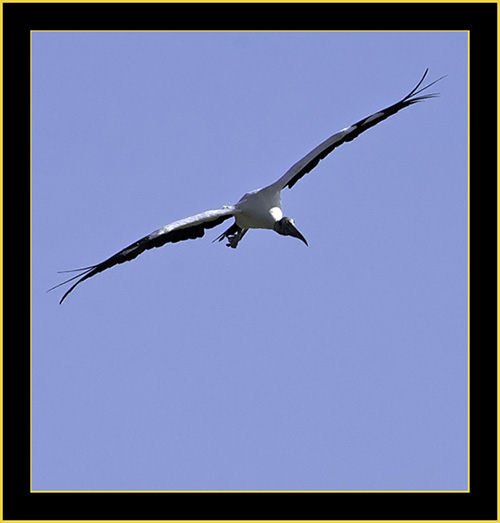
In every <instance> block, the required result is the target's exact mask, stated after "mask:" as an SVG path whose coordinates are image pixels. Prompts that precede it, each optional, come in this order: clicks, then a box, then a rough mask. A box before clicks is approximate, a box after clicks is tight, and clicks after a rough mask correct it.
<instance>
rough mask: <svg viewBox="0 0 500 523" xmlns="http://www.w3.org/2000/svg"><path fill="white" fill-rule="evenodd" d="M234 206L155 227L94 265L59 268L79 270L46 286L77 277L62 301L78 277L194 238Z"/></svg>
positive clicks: (226, 215)
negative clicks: (68, 277) (158, 248)
mask: <svg viewBox="0 0 500 523" xmlns="http://www.w3.org/2000/svg"><path fill="white" fill-rule="evenodd" d="M234 213H235V208H234V207H232V206H231V207H224V208H222V209H217V210H214V211H206V212H203V213H200V214H196V215H195V216H190V217H189V218H184V219H183V220H178V221H176V222H172V223H170V224H168V225H165V226H164V227H161V228H160V229H157V230H156V231H154V232H152V233H151V234H149V235H148V236H145V237H144V238H141V239H140V240H137V241H136V242H135V243H133V244H132V245H129V246H128V247H125V249H122V250H121V251H120V252H117V253H116V254H114V255H113V256H111V257H110V258H108V259H107V260H104V261H103V262H101V263H98V264H97V265H91V266H90V267H83V268H81V269H75V270H74V271H63V272H79V274H77V275H76V276H73V277H72V278H70V279H69V280H66V281H63V282H62V283H59V284H58V285H56V286H54V287H52V288H51V289H49V291H52V290H54V289H57V288H58V287H60V286H61V285H64V284H66V283H69V282H70V281H73V280H76V279H77V278H79V280H78V281H77V282H76V283H74V284H73V285H72V286H71V287H70V288H69V289H68V290H67V291H66V292H65V294H64V295H63V297H62V298H61V301H60V302H59V303H62V302H63V301H64V300H65V298H66V296H68V294H69V293H70V292H71V291H72V290H73V289H74V288H75V287H76V286H77V285H78V284H80V283H82V281H85V280H86V279H88V278H91V277H92V276H95V275H96V274H98V273H100V272H102V271H105V270H106V269H109V268H111V267H114V266H115V265H118V264H119V263H123V262H126V261H130V260H133V259H134V258H136V257H137V256H139V254H142V253H143V252H144V251H146V250H148V249H152V248H153V247H161V246H162V245H165V244H166V243H176V242H180V241H183V240H194V239H196V238H201V237H202V236H203V235H204V234H205V229H211V228H212V227H216V226H217V225H219V224H221V223H222V222H223V221H225V220H228V219H229V218H231V217H232V216H234Z"/></svg>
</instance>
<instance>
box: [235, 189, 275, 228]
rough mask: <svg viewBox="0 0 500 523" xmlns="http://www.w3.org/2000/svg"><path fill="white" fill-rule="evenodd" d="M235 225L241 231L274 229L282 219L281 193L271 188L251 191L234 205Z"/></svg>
mask: <svg viewBox="0 0 500 523" xmlns="http://www.w3.org/2000/svg"><path fill="white" fill-rule="evenodd" d="M235 208H236V213H237V214H235V219H236V224H237V225H238V226H239V227H241V228H242V229H274V224H275V223H276V222H277V221H279V220H281V219H282V218H283V210H282V208H281V191H276V190H275V189H274V188H273V187H272V186H270V187H264V188H263V189H257V190H255V191H251V192H249V193H246V194H244V195H243V196H242V198H241V199H240V200H239V202H238V203H237V204H236V205H235Z"/></svg>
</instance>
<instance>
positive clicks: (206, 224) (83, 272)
mask: <svg viewBox="0 0 500 523" xmlns="http://www.w3.org/2000/svg"><path fill="white" fill-rule="evenodd" d="M427 72H428V71H427V70H426V71H425V73H424V75H423V77H422V78H421V80H420V82H419V83H418V84H417V86H416V87H415V88H414V89H413V90H412V91H411V92H410V93H409V94H408V95H406V96H405V97H404V98H403V99H401V100H400V101H399V102H396V103H395V104H393V105H391V106H389V107H386V108H385V109H382V110H381V111H377V112H376V113H373V114H372V115H370V116H368V117H366V118H363V119H362V120H360V121H359V122H356V123H354V124H352V125H351V126H349V127H346V128H344V129H342V130H341V131H338V132H337V133H335V134H333V135H332V136H330V137H329V138H327V139H326V140H324V141H323V142H322V143H320V144H319V145H318V146H317V147H315V148H314V149H313V150H312V151H311V152H309V153H308V154H307V155H306V156H304V157H303V158H302V159H300V160H299V161H298V162H296V163H295V164H294V165H292V167H290V169H288V171H286V173H285V174H284V175H283V176H281V177H280V178H279V179H278V180H277V181H275V182H274V183H272V184H271V185H268V186H266V187H264V188H262V189H257V190H255V191H251V192H248V193H246V194H244V195H243V197H242V198H241V199H240V200H239V201H238V202H237V203H236V204H234V205H229V206H224V207H222V208H221V209H215V210H211V211H206V212H203V213H200V214H196V215H194V216H190V217H188V218H184V219H182V220H178V221H175V222H172V223H169V224H168V225H165V226H164V227H161V228H159V229H157V230H156V231H153V232H152V233H151V234H149V235H147V236H145V237H144V238H141V239H140V240H138V241H136V242H134V243H133V244H131V245H129V246H128V247H126V248H125V249H122V250H121V251H119V252H117V253H116V254H114V255H113V256H111V257H110V258H108V259H106V260H104V261H103V262H101V263H98V264H96V265H91V266H89V267H84V268H82V269H76V270H75V272H80V274H78V275H76V276H74V277H73V278H70V279H68V280H66V281H64V282H62V283H60V284H59V285H56V286H55V287H52V289H55V288H57V287H59V286H60V285H64V284H65V283H68V282H70V281H72V280H74V279H77V278H79V279H78V280H77V282H76V283H74V284H73V285H72V286H71V287H70V288H69V289H68V290H67V291H66V293H65V294H64V295H63V297H62V298H61V300H60V303H62V302H63V301H64V299H65V298H66V296H68V294H69V293H70V292H71V291H72V290H73V289H74V288H75V287H76V286H77V285H78V284H80V283H81V282H82V281H84V280H86V279H88V278H90V277H92V276H94V275H96V274H98V273H100V272H102V271H104V270H106V269H109V268H110V267H113V266H115V265H118V264H120V263H123V262H126V261H130V260H133V259H134V258H136V257H137V256H138V255H139V254H141V253H143V252H144V251H145V250H147V249H152V248H154V247H161V246H162V245H165V244H166V243H176V242H179V241H183V240H189V239H195V238H201V237H202V236H203V235H204V234H205V230H206V229H211V228H213V227H216V226H217V225H219V224H221V223H222V222H223V221H225V220H227V219H229V218H234V220H235V221H234V223H233V225H231V227H229V229H227V230H226V231H224V232H223V233H222V234H221V235H220V236H218V237H217V238H216V239H215V240H214V241H216V240H219V241H222V240H223V239H224V238H226V239H227V240H228V243H227V245H228V247H232V248H233V249H235V248H236V247H237V246H238V243H239V242H240V241H241V239H242V238H243V236H244V235H245V234H246V233H247V231H248V230H249V229H271V230H274V231H276V232H277V233H278V234H281V235H283V236H293V237H295V238H298V239H299V240H301V241H302V242H304V243H305V244H306V245H307V241H306V239H305V238H304V236H302V234H301V233H300V232H299V231H298V229H297V228H296V227H295V223H294V221H293V220H292V219H291V218H288V217H286V216H283V210H282V206H281V191H282V190H283V189H284V188H285V187H288V188H289V189H291V188H292V187H293V186H294V185H295V184H296V183H297V182H298V181H299V180H300V179H301V178H302V177H303V176H304V175H305V174H307V173H308V172H310V171H311V170H312V169H314V167H316V165H317V164H318V162H319V161H320V160H322V159H323V158H325V157H326V156H328V155H329V154H330V153H331V152H332V151H333V150H334V149H335V148H337V147H338V146H340V145H342V144H343V143H346V142H350V141H352V140H354V139H355V138H356V137H357V136H359V135H360V134H361V133H363V132H364V131H366V130H367V129H370V128H371V127H373V126H375V125H377V124H378V123H379V122H381V121H383V120H385V119H386V118H389V117H390V116H392V115H393V114H396V113H397V112H398V111H400V110H401V109H404V108H405V107H409V106H410V105H412V104H414V103H417V102H421V101H423V100H426V99H428V98H434V97H435V96H437V95H436V94H424V95H421V93H422V92H423V91H425V90H426V89H428V88H429V87H430V86H431V85H434V84H435V83H436V82H438V81H439V80H441V78H438V80H435V81H434V82H431V83H430V84H428V85H426V86H424V87H420V86H421V85H422V82H423V81H424V78H425V77H426V75H427ZM66 272H73V271H66ZM52 289H49V290H52Z"/></svg>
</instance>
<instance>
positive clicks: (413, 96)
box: [402, 68, 447, 104]
mask: <svg viewBox="0 0 500 523" xmlns="http://www.w3.org/2000/svg"><path fill="white" fill-rule="evenodd" d="M428 73H429V68H427V69H426V70H425V71H424V74H423V75H422V78H420V80H419V82H418V84H417V85H416V86H415V87H414V88H413V89H412V90H411V91H410V92H409V93H408V94H407V95H406V96H405V97H404V98H403V100H402V101H403V102H407V103H409V104H413V103H418V102H422V101H424V100H429V99H430V98H438V97H439V93H427V94H423V95H420V93H423V92H424V91H427V89H429V87H432V86H433V85H435V84H437V83H438V82H440V81H441V80H442V79H443V78H446V76H447V75H446V74H445V75H443V76H440V77H439V78H438V79H437V80H434V81H433V82H431V83H429V84H427V85H424V86H423V87H420V86H421V85H422V84H423V83H424V80H425V79H426V77H427V74H428ZM419 95H420V96H419Z"/></svg>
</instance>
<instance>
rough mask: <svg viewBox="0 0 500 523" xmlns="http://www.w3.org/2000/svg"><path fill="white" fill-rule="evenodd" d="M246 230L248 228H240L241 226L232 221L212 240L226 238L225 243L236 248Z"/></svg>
mask: <svg viewBox="0 0 500 523" xmlns="http://www.w3.org/2000/svg"><path fill="white" fill-rule="evenodd" d="M247 231H248V229H242V228H241V227H238V225H236V223H233V225H231V227H229V229H227V231H224V232H223V233H222V234H221V235H220V236H218V237H217V238H215V240H214V242H215V241H217V240H218V241H220V242H221V241H222V240H223V239H224V238H227V241H228V243H226V245H227V246H228V247H231V248H233V249H236V247H238V242H240V241H241V239H242V238H243V236H245V234H246V232H247Z"/></svg>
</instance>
